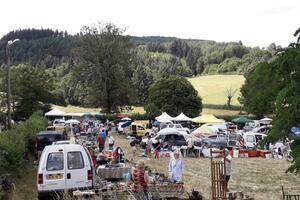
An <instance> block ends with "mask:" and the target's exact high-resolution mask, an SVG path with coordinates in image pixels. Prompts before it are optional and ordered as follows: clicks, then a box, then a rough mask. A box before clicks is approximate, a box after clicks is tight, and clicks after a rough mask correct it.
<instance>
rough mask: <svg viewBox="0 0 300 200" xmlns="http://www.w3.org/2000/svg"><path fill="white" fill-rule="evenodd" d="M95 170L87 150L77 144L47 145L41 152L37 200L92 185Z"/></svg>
mask: <svg viewBox="0 0 300 200" xmlns="http://www.w3.org/2000/svg"><path fill="white" fill-rule="evenodd" d="M94 172H95V170H94V166H93V163H92V159H91V156H90V154H89V152H88V150H87V149H86V148H85V147H83V146H81V145H78V144H61V145H49V146H46V147H45V149H44V150H43V153H42V155H41V158H40V162H39V168H38V173H37V190H38V197H39V199H43V198H45V197H47V196H51V195H54V194H55V193H58V192H67V191H69V190H70V191H72V190H76V189H88V188H89V189H90V188H92V187H93V185H94V180H95V178H94V176H95V173H94Z"/></svg>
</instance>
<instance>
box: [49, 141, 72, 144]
mask: <svg viewBox="0 0 300 200" xmlns="http://www.w3.org/2000/svg"><path fill="white" fill-rule="evenodd" d="M70 142H71V141H70V140H61V141H55V142H52V145H60V144H70Z"/></svg>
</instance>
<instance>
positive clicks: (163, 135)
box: [140, 128, 202, 148]
mask: <svg viewBox="0 0 300 200" xmlns="http://www.w3.org/2000/svg"><path fill="white" fill-rule="evenodd" d="M189 137H192V138H193V139H194V145H195V146H201V145H202V144H201V139H200V138H197V137H195V136H193V135H190V134H187V133H181V132H179V131H178V130H177V129H174V128H165V129H163V130H161V131H159V132H158V133H157V135H156V136H154V137H153V138H151V141H152V144H154V145H155V144H157V143H158V142H159V141H160V140H163V142H164V143H166V144H169V143H170V142H171V140H174V141H172V143H173V142H174V146H179V147H180V146H185V145H187V142H186V140H187V138H189ZM147 140H148V138H144V139H143V140H142V141H141V143H140V146H141V147H142V148H145V147H146V143H147Z"/></svg>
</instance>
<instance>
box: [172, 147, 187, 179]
mask: <svg viewBox="0 0 300 200" xmlns="http://www.w3.org/2000/svg"><path fill="white" fill-rule="evenodd" d="M183 170H184V162H183V160H182V159H181V158H180V152H179V151H175V152H174V158H172V159H171V160H170V162H169V176H170V179H171V181H172V182H175V183H177V182H182V174H183Z"/></svg>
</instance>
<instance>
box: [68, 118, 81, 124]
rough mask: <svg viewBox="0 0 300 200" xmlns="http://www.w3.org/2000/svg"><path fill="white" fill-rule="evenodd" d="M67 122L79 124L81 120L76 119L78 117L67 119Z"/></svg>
mask: <svg viewBox="0 0 300 200" xmlns="http://www.w3.org/2000/svg"><path fill="white" fill-rule="evenodd" d="M66 123H67V124H79V123H80V121H78V120H76V119H69V120H67V121H66Z"/></svg>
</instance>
